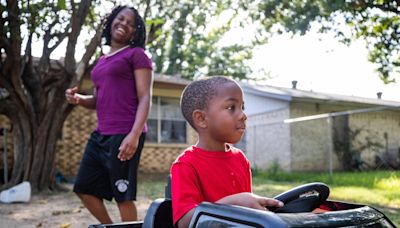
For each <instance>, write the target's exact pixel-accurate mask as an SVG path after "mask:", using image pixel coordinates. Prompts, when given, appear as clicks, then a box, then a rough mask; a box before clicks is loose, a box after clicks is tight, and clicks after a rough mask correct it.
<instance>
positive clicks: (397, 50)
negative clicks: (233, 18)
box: [252, 0, 400, 83]
mask: <svg viewBox="0 0 400 228" xmlns="http://www.w3.org/2000/svg"><path fill="white" fill-rule="evenodd" d="M254 8H255V9H257V10H254V11H252V18H253V19H254V20H256V21H261V22H262V24H263V25H264V29H266V30H267V31H276V32H278V33H279V32H282V31H286V32H294V33H300V34H302V35H303V34H305V33H306V32H307V31H308V30H309V29H310V28H311V25H312V24H318V25H320V27H319V28H320V32H329V31H330V32H334V33H335V34H336V36H337V37H338V38H339V40H341V41H342V42H344V43H347V44H349V43H350V42H351V40H354V39H358V38H361V39H364V40H365V41H366V44H367V48H368V50H369V60H370V61H371V62H373V63H376V64H377V66H378V67H377V71H378V73H379V74H380V78H381V79H382V80H383V81H384V82H385V83H390V82H394V81H395V77H396V75H398V73H399V70H400V68H399V67H400V45H399V38H400V32H399V31H400V17H399V16H400V1H398V0H282V1H262V2H261V3H257V4H256V7H254ZM276 25H280V27H277V26H276ZM264 31H265V30H264Z"/></svg>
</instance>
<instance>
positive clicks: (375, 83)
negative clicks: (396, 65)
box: [251, 32, 400, 101]
mask: <svg viewBox="0 0 400 228" xmlns="http://www.w3.org/2000/svg"><path fill="white" fill-rule="evenodd" d="M251 65H252V68H253V70H257V69H258V68H260V67H264V68H265V69H267V70H268V71H270V73H271V76H273V78H272V79H268V80H267V81H265V84H268V85H273V86H280V87H287V88H291V87H292V81H293V80H296V81H298V83H297V88H298V89H302V90H308V91H315V92H325V93H334V94H344V95H353V96H360V97H369V98H376V97H377V94H376V93H377V92H382V99H385V100H394V101H400V84H399V83H391V84H388V85H385V84H384V83H383V82H382V81H381V80H380V79H379V76H378V73H376V72H375V66H374V65H373V64H372V63H370V62H369V61H368V51H367V49H366V48H365V43H364V42H363V41H362V40H357V41H355V42H353V43H352V44H351V45H350V46H347V45H345V44H342V43H339V42H338V41H337V40H336V39H334V38H333V37H332V36H331V35H328V34H317V33H316V32H311V33H309V34H307V35H305V36H295V37H291V36H289V35H288V34H284V35H280V36H275V37H273V38H272V39H271V40H269V43H268V44H267V45H264V46H263V47H261V48H258V49H256V50H255V51H254V58H253V61H252V63H251ZM397 79H398V80H400V78H397Z"/></svg>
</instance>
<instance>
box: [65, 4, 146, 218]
mask: <svg viewBox="0 0 400 228" xmlns="http://www.w3.org/2000/svg"><path fill="white" fill-rule="evenodd" d="M103 37H104V38H105V41H106V42H105V44H106V45H109V46H110V51H109V53H108V54H106V55H103V56H101V57H100V58H99V60H98V62H97V64H96V66H95V68H94V69H93V70H92V72H91V77H92V80H93V82H94V84H95V93H94V95H90V96H84V95H81V94H79V93H77V92H78V91H77V88H76V87H74V88H70V89H67V90H66V93H65V94H66V99H67V101H68V102H69V103H71V104H76V105H81V106H83V107H86V108H91V109H96V114H97V121H98V122H97V127H96V130H95V131H94V132H93V133H92V134H91V136H90V138H89V140H88V144H87V146H86V149H85V152H84V155H83V158H82V161H81V165H80V168H79V172H78V175H77V178H76V181H75V185H74V192H75V193H76V194H77V195H78V196H79V198H80V199H81V200H82V202H83V204H84V205H85V206H86V208H87V209H88V210H89V211H90V212H91V213H92V214H93V215H94V216H95V217H96V218H97V219H98V220H99V221H100V222H101V223H112V220H111V218H110V216H109V214H108V212H107V209H106V207H105V205H104V203H103V199H106V200H112V199H113V198H114V199H115V201H116V202H117V205H118V208H119V211H120V215H121V220H122V221H134V220H137V210H136V206H135V204H134V202H133V200H136V184H137V169H138V166H139V160H140V154H141V151H142V148H143V143H144V139H145V132H146V131H147V126H146V120H147V117H148V114H149V109H150V104H151V93H152V83H153V75H152V62H151V60H150V58H149V57H148V56H147V55H146V53H145V42H146V29H145V23H144V21H143V19H142V17H141V16H140V15H139V14H138V12H137V10H136V9H135V8H133V7H127V6H118V7H116V8H115V9H114V10H113V11H112V12H111V14H110V15H109V17H108V18H107V21H106V24H105V27H104V31H103Z"/></svg>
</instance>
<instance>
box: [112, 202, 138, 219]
mask: <svg viewBox="0 0 400 228" xmlns="http://www.w3.org/2000/svg"><path fill="white" fill-rule="evenodd" d="M117 205H118V209H119V213H120V215H121V220H122V221H123V222H124V221H137V220H138V218H137V209H136V205H135V203H134V202H133V201H125V202H117Z"/></svg>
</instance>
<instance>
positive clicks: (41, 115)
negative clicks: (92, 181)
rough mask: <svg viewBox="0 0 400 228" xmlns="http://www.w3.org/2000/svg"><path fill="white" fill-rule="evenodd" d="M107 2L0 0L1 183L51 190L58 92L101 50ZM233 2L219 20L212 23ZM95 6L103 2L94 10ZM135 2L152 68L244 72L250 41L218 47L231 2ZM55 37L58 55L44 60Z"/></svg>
mask: <svg viewBox="0 0 400 228" xmlns="http://www.w3.org/2000/svg"><path fill="white" fill-rule="evenodd" d="M110 2H111V4H109V5H107V3H110ZM104 5H105V6H104ZM112 5H113V1H107V0H91V1H90V0H81V1H73V0H70V1H66V0H48V1H43V0H21V1H16V0H7V1H5V2H4V1H1V5H0V15H1V17H0V52H1V59H0V90H1V91H0V92H1V93H0V94H1V95H4V96H1V97H0V114H2V115H5V116H7V117H8V118H9V120H10V121H11V123H12V126H13V144H14V161H13V168H12V173H11V179H10V181H9V183H8V185H3V186H1V188H7V187H9V186H12V185H15V184H18V183H19V182H21V181H23V180H27V181H29V182H30V183H31V185H32V189H33V190H34V191H41V190H47V189H50V190H54V189H56V187H57V186H56V184H55V180H54V176H55V153H56V151H55V149H56V142H57V140H58V136H59V135H60V134H61V131H62V127H63V123H64V121H65V119H66V117H67V116H68V114H69V113H70V112H71V111H72V109H73V106H72V105H69V104H67V103H66V102H65V97H64V91H65V89H67V88H69V87H72V86H75V85H77V84H79V83H80V82H81V81H82V79H83V76H84V75H85V74H86V73H87V72H88V71H89V69H90V67H91V66H92V63H93V59H94V58H93V57H94V56H96V55H98V54H100V53H101V49H100V50H99V45H100V43H101V32H102V26H101V25H102V18H104V12H108V11H109V10H110V7H112ZM233 5H236V7H233V9H231V11H230V12H231V13H230V14H229V16H228V20H227V22H226V23H225V24H223V25H218V24H213V20H215V19H216V18H217V17H218V16H219V15H220V14H221V13H222V12H223V11H225V10H228V9H229V8H231V7H232V6H233ZM101 6H104V7H105V8H108V9H107V10H103V11H102V10H101V9H100V8H101ZM107 6H109V7H107ZM137 6H138V8H139V12H142V14H143V15H144V18H145V20H146V24H147V27H148V47H149V51H150V52H151V53H152V55H153V59H154V61H155V63H156V68H155V71H156V72H159V73H167V74H171V75H175V74H180V75H182V76H184V77H186V78H192V77H194V76H197V75H200V74H206V75H229V76H233V77H235V78H245V77H246V75H247V74H248V73H249V72H250V69H249V68H248V67H247V66H246V64H245V60H246V59H249V58H251V53H250V47H251V46H249V45H247V46H246V45H237V44H236V45H225V46H219V41H220V39H221V38H222V37H223V36H224V34H225V33H226V32H227V31H229V29H230V23H231V22H232V21H233V20H234V19H235V17H236V15H237V10H238V9H239V5H238V4H237V2H236V3H235V1H229V0H225V1H224V0H218V1H210V0H207V1H206V0H197V1H171V0H163V1H160V0H142V1H140V2H138V3H137ZM210 25H212V26H210ZM82 31H85V33H89V37H88V36H87V35H86V39H87V41H88V42H87V44H86V48H85V52H84V53H83V55H82V58H80V59H79V60H76V54H77V50H76V49H77V46H78V44H79V42H82V40H85V39H83V38H82V36H80V35H81V33H82ZM86 31H94V32H86ZM206 31H208V32H206ZM35 40H41V41H42V44H43V49H42V55H41V57H40V58H35V57H33V56H32V51H33V45H36V44H35V42H34V41H35ZM63 42H64V43H65V42H66V45H65V46H66V47H65V56H64V59H63V60H57V61H56V60H51V59H50V56H51V54H52V53H53V52H54V51H55V50H57V49H60V48H61V47H63V45H62V43H63Z"/></svg>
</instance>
